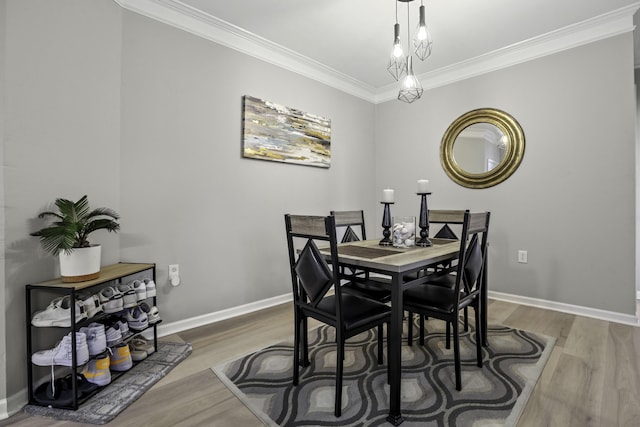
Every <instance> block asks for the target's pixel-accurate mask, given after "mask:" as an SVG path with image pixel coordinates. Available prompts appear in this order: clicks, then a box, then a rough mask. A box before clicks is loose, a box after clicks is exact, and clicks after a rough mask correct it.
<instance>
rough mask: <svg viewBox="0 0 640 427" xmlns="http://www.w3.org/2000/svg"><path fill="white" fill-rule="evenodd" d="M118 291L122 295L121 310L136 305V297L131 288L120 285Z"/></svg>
mask: <svg viewBox="0 0 640 427" xmlns="http://www.w3.org/2000/svg"><path fill="white" fill-rule="evenodd" d="M118 291H119V292H120V293H121V294H122V308H132V307H135V306H136V305H137V304H138V297H137V294H136V291H135V290H134V289H133V287H132V286H130V285H125V284H122V283H121V284H119V285H118Z"/></svg>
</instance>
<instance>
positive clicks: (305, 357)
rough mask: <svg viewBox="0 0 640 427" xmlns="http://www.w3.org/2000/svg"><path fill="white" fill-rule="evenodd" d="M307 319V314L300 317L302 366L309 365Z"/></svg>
mask: <svg viewBox="0 0 640 427" xmlns="http://www.w3.org/2000/svg"><path fill="white" fill-rule="evenodd" d="M308 324H309V321H308V319H307V316H303V317H302V345H303V347H302V348H303V353H302V366H311V361H310V360H309V333H308V330H309V328H308V326H307V325H308Z"/></svg>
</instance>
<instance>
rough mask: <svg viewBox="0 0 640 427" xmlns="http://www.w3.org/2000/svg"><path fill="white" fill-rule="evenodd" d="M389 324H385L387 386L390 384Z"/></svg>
mask: <svg viewBox="0 0 640 427" xmlns="http://www.w3.org/2000/svg"><path fill="white" fill-rule="evenodd" d="M389 326H391V325H390V324H389V323H387V384H391V364H390V363H389V329H390V328H389Z"/></svg>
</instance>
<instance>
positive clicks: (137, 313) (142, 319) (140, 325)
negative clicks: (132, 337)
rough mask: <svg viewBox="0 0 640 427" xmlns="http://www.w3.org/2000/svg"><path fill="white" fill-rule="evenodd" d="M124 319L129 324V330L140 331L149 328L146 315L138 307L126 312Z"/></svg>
mask: <svg viewBox="0 0 640 427" xmlns="http://www.w3.org/2000/svg"><path fill="white" fill-rule="evenodd" d="M125 319H126V320H127V323H128V324H129V329H133V330H136V331H142V330H144V329H147V328H148V327H149V319H148V318H147V313H145V312H144V311H142V309H141V308H140V307H138V306H136V307H134V308H130V309H129V310H127V312H126V314H125Z"/></svg>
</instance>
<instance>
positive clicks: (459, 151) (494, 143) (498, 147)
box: [453, 123, 507, 173]
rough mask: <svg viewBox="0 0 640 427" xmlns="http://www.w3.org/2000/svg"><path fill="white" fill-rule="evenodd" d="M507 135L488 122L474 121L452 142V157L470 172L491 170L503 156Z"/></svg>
mask: <svg viewBox="0 0 640 427" xmlns="http://www.w3.org/2000/svg"><path fill="white" fill-rule="evenodd" d="M506 143H507V136H506V135H505V134H504V133H503V132H502V131H501V130H500V129H499V128H498V127H497V126H494V125H492V124H490V123H475V124H472V125H471V126H468V127H466V128H465V129H463V130H462V132H460V134H459V135H458V137H457V138H456V140H455V143H454V144H453V158H454V159H455V162H456V163H457V164H458V165H459V166H460V167H461V168H462V169H464V170H466V171H467V172H470V173H483V172H489V171H490V170H493V169H494V168H495V167H496V166H498V164H499V163H500V161H502V159H503V158H504V155H505V149H506Z"/></svg>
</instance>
